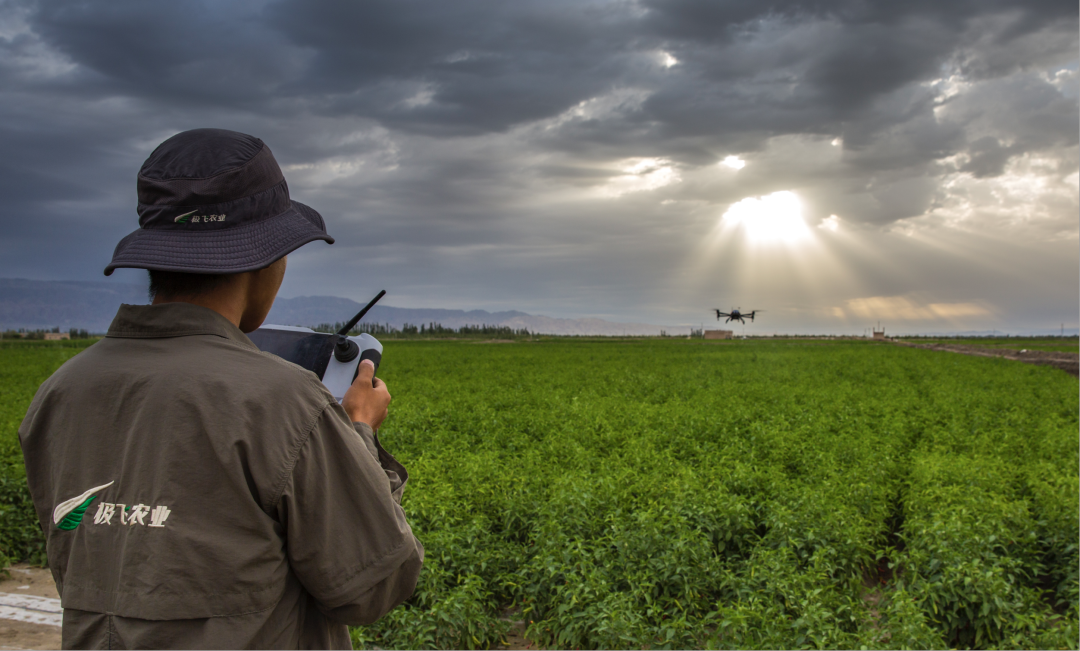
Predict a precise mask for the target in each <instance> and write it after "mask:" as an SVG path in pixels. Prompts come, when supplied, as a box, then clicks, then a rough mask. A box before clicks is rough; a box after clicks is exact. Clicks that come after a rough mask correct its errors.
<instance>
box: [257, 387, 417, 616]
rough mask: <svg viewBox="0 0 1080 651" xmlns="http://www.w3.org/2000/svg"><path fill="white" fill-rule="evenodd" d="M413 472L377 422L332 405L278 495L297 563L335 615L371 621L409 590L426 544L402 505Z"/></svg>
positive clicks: (294, 565) (324, 605)
mask: <svg viewBox="0 0 1080 651" xmlns="http://www.w3.org/2000/svg"><path fill="white" fill-rule="evenodd" d="M407 480H408V473H407V472H406V471H405V468H404V467H402V465H401V464H400V463H398V462H397V460H396V459H394V457H393V456H391V455H390V454H389V453H388V452H386V451H385V450H383V449H382V446H381V445H380V444H379V442H378V439H377V438H376V437H375V435H374V433H373V432H372V431H371V428H370V427H368V426H367V425H365V424H363V423H355V424H352V423H349V421H348V418H347V417H346V416H345V413H344V410H342V409H341V408H340V406H338V405H336V404H333V405H328V406H327V407H326V409H324V410H323V412H322V414H321V415H320V417H319V418H318V420H317V422H316V423H315V426H314V428H313V429H312V431H311V434H310V436H309V437H308V438H307V440H306V441H304V442H303V444H302V445H301V447H300V449H299V450H298V451H297V454H296V460H295V463H294V464H293V466H292V472H291V474H290V476H289V477H288V479H287V481H286V482H285V485H284V488H283V490H282V492H281V496H280V498H279V499H278V503H277V504H278V506H277V511H278V518H279V521H280V522H281V523H282V525H283V526H284V528H285V536H286V545H287V553H288V557H289V564H290V567H291V568H292V571H293V573H294V574H296V576H297V578H298V579H299V580H300V582H301V583H302V584H303V585H304V587H305V588H306V589H307V591H308V593H309V594H311V596H312V597H314V598H315V600H316V602H317V603H318V605H319V608H320V610H322V611H323V612H324V613H325V614H326V615H327V616H328V617H329V618H331V619H333V620H335V621H338V622H341V623H343V624H351V625H361V624H370V623H371V622H374V621H375V620H377V619H378V618H380V617H382V616H383V615H385V614H386V613H388V612H389V611H390V610H391V609H392V608H394V607H395V606H397V605H398V604H400V603H401V602H403V601H405V600H406V599H408V598H409V596H410V595H411V594H412V592H413V589H414V588H415V587H416V581H417V578H418V577H419V574H420V566H421V564H422V562H423V558H424V548H423V546H422V545H421V544H420V541H418V540H417V539H416V538H415V537H414V536H413V534H412V530H411V529H410V528H409V524H408V523H407V522H406V521H405V512H404V511H403V510H402V508H401V504H400V502H401V495H402V492H403V491H404V489H405V483H406V481H407Z"/></svg>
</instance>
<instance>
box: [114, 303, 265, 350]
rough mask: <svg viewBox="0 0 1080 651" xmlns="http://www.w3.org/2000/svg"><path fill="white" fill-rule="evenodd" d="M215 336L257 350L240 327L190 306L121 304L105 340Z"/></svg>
mask: <svg viewBox="0 0 1080 651" xmlns="http://www.w3.org/2000/svg"><path fill="white" fill-rule="evenodd" d="M190 335H214V336H217V337H223V338H225V339H229V340H231V341H235V342H236V343H238V344H241V345H243V346H245V347H248V348H252V349H254V350H258V348H257V347H256V346H255V344H253V343H251V340H250V339H248V338H247V335H245V334H244V333H243V332H241V331H240V328H237V327H236V326H235V325H233V324H232V322H231V321H229V320H228V319H226V318H225V317H223V316H221V315H220V314H218V313H217V312H215V311H214V310H211V309H210V308H208V307H202V306H201V305H192V304H191V303H162V304H160V305H121V306H120V310H119V311H117V313H116V316H115V317H114V318H113V322H112V325H110V326H109V332H108V333H107V334H106V335H105V336H106V337H115V338H121V339H160V338H164V337H187V336H190Z"/></svg>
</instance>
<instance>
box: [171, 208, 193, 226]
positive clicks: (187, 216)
mask: <svg viewBox="0 0 1080 651" xmlns="http://www.w3.org/2000/svg"><path fill="white" fill-rule="evenodd" d="M197 212H199V209H198V208H196V209H195V210H192V211H191V212H186V213H184V214H183V215H178V216H177V217H176V218H175V219H173V222H175V223H177V224H186V223H188V221H189V220H190V219H191V216H192V215H194V214H195V213H197Z"/></svg>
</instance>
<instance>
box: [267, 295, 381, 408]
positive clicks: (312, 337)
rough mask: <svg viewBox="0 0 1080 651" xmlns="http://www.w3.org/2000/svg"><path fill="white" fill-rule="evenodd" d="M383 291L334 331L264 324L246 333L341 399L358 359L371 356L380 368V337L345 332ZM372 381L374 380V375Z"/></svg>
mask: <svg viewBox="0 0 1080 651" xmlns="http://www.w3.org/2000/svg"><path fill="white" fill-rule="evenodd" d="M385 294H386V291H385V290H384V291H381V292H379V295H378V296H376V297H375V298H373V299H372V300H371V302H370V303H368V304H367V305H366V306H365V307H364V309H362V310H360V312H359V313H358V314H357V315H356V316H354V317H353V318H352V319H350V320H349V322H348V323H346V324H345V326H344V327H343V328H341V329H340V330H338V332H337V333H334V334H330V333H325V332H315V331H314V330H312V329H311V328H301V327H297V326H281V325H264V326H262V327H260V328H259V329H258V330H255V331H254V332H251V333H249V334H248V338H249V339H251V342H252V343H253V344H255V345H256V346H258V348H259V350H261V351H264V352H267V353H273V354H275V355H277V356H278V357H281V358H282V359H285V360H288V361H290V362H292V363H294V364H297V365H299V366H301V367H303V368H306V369H307V370H309V371H312V372H313V373H315V375H317V376H319V379H320V380H322V383H323V384H325V385H326V388H327V389H329V390H330V394H331V395H332V396H334V398H335V399H336V400H337V401H338V402H341V401H342V400H343V399H344V398H345V392H346V391H347V390H348V389H349V387H350V386H352V383H353V380H355V379H356V376H357V375H359V373H360V362H361V361H363V360H365V359H370V360H371V361H372V362H373V363H374V364H375V371H376V372H378V370H379V363H380V362H381V361H382V349H383V347H382V344H381V343H379V340H378V339H376V338H375V337H372V336H371V335H369V334H367V333H366V332H365V333H361V334H360V335H357V336H354V337H350V336H348V332H349V330H352V329H353V327H354V326H355V325H356V324H357V323H359V322H360V319H362V318H363V317H364V315H365V314H366V313H367V311H368V310H370V309H371V307H372V306H373V305H375V303H376V302H378V300H379V299H380V298H382V297H383V296H384V295H385ZM371 383H372V384H373V385H374V384H375V378H374V377H372V379H371Z"/></svg>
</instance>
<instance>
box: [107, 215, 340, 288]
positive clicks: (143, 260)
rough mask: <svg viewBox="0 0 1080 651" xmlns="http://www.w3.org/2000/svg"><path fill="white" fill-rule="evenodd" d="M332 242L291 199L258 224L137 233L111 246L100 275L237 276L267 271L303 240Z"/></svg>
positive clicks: (316, 220)
mask: <svg viewBox="0 0 1080 651" xmlns="http://www.w3.org/2000/svg"><path fill="white" fill-rule="evenodd" d="M315 240H324V241H326V242H328V243H330V244H333V243H334V238H332V237H330V235H328V234H327V233H326V226H325V224H324V222H323V218H322V216H321V215H320V214H319V213H317V212H316V211H315V210H314V209H312V208H310V207H309V206H305V205H304V204H302V203H300V202H298V201H293V202H291V205H290V207H289V209H288V210H286V211H285V212H283V213H281V214H280V215H277V216H275V217H271V218H269V219H264V220H261V221H258V222H253V223H251V224H244V225H242V226H237V227H235V228H227V229H219V230H213V231H195V230H190V231H177V230H172V229H170V230H163V229H149V228H148V229H139V230H137V231H135V232H134V233H131V234H129V235H128V236H127V237H125V238H124V239H122V240H120V243H119V244H117V245H116V250H115V251H114V252H113V258H112V262H110V263H109V266H107V267H105V275H106V276H109V275H111V274H112V272H113V270H115V269H119V268H121V267H126V268H132V269H154V270H157V271H180V272H185V273H196V274H238V273H244V272H245V271H254V270H256V269H262V268H264V267H267V266H269V265H271V264H273V263H274V262H276V261H277V260H279V259H281V258H282V257H284V256H286V255H288V254H289V253H292V252H293V251H295V250H296V249H298V248H300V247H301V246H303V245H305V244H307V243H308V242H314V241H315Z"/></svg>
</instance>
